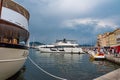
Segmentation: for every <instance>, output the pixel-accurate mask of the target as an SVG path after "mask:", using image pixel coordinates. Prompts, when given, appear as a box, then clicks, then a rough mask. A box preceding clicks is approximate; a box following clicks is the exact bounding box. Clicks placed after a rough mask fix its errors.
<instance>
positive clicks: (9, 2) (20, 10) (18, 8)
mask: <svg viewBox="0 0 120 80" xmlns="http://www.w3.org/2000/svg"><path fill="white" fill-rule="evenodd" d="M2 6H3V7H6V8H9V9H12V10H14V11H16V12H18V13H20V14H22V15H23V16H24V17H26V18H27V20H29V17H30V14H29V12H28V11H27V10H26V9H25V8H24V7H22V6H21V5H19V4H18V3H16V2H14V1H12V0H3V4H2Z"/></svg>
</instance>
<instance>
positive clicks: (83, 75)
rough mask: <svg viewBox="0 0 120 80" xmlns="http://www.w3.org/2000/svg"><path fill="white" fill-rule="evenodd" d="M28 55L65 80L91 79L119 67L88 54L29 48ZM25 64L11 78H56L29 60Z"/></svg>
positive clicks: (41, 79)
mask: <svg viewBox="0 0 120 80" xmlns="http://www.w3.org/2000/svg"><path fill="white" fill-rule="evenodd" d="M29 56H30V57H31V58H32V59H33V61H35V63H36V64H38V66H40V67H41V68H42V69H44V70H45V71H47V72H49V73H51V74H53V75H55V76H59V77H62V78H66V79H67V80H92V79H94V78H96V77H99V76H102V75H103V74H106V73H108V72H110V71H113V70H115V69H117V68H119V66H118V65H116V64H113V63H110V62H108V61H106V60H103V61H94V60H91V59H90V56H89V55H88V54H63V53H40V52H39V51H35V50H32V49H31V50H30V55H29ZM25 66H26V68H25V71H23V72H22V73H20V74H19V77H17V78H16V79H11V80H57V79H55V78H53V77H51V76H49V75H47V74H45V73H44V72H42V71H41V70H39V69H38V68H36V66H34V65H33V64H32V63H31V62H30V61H29V60H27V62H26V64H25Z"/></svg>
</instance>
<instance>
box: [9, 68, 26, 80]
mask: <svg viewBox="0 0 120 80" xmlns="http://www.w3.org/2000/svg"><path fill="white" fill-rule="evenodd" d="M25 71H26V67H25V66H23V67H22V69H21V70H20V71H18V72H17V73H16V74H15V75H14V76H12V77H11V78H9V79H7V80H26V79H25V78H24V73H25Z"/></svg>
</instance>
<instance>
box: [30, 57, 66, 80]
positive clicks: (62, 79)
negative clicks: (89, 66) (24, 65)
mask: <svg viewBox="0 0 120 80" xmlns="http://www.w3.org/2000/svg"><path fill="white" fill-rule="evenodd" d="M28 59H29V60H30V61H31V62H32V63H33V64H34V65H35V66H36V67H37V68H38V69H40V70H41V71H43V72H44V73H46V74H47V75H49V76H52V77H54V78H56V79H59V80H67V79H65V78H61V77H58V76H55V75H53V74H50V73H49V72H47V71H45V70H44V69H42V68H41V67H40V66H38V65H37V64H36V63H35V62H34V61H33V60H32V59H31V58H30V57H28Z"/></svg>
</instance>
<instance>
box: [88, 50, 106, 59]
mask: <svg viewBox="0 0 120 80" xmlns="http://www.w3.org/2000/svg"><path fill="white" fill-rule="evenodd" d="M90 55H91V57H92V58H94V59H105V54H104V53H102V52H94V51H93V52H92V53H91V54H90Z"/></svg>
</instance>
